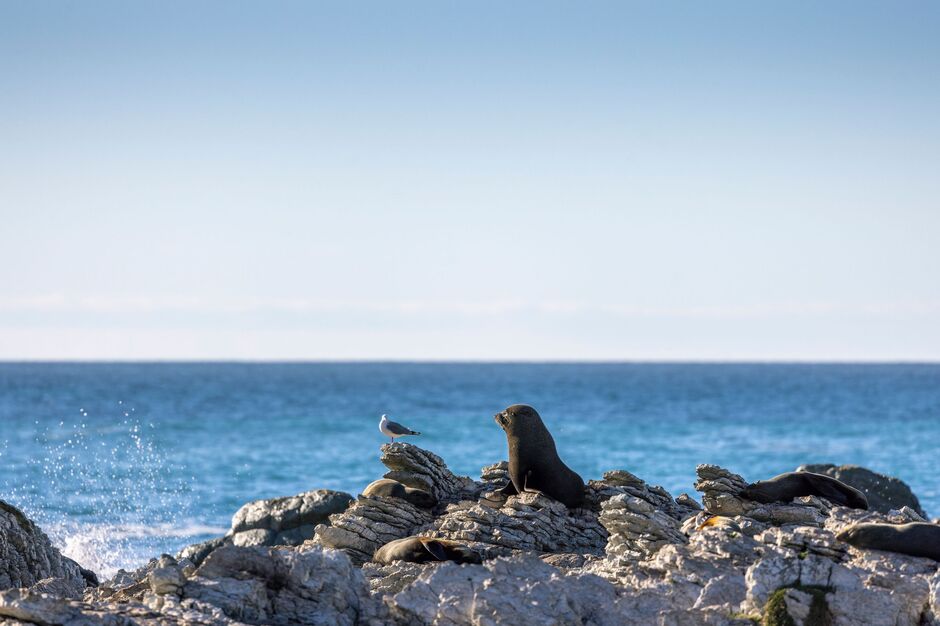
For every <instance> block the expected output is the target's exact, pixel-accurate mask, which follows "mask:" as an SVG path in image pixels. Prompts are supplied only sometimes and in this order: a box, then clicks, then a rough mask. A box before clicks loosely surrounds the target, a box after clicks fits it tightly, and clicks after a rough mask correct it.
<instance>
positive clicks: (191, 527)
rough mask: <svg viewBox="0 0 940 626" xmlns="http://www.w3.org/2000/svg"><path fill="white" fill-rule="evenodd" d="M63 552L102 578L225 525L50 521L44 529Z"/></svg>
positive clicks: (218, 531)
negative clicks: (55, 522)
mask: <svg viewBox="0 0 940 626" xmlns="http://www.w3.org/2000/svg"><path fill="white" fill-rule="evenodd" d="M45 530H46V531H47V534H48V535H49V537H50V538H51V539H52V541H53V543H54V544H55V545H56V546H57V547H58V548H59V549H60V550H61V551H62V554H64V555H65V556H67V557H69V558H70V559H73V560H75V561H76V562H78V563H79V564H80V565H81V566H82V567H86V568H88V569H90V570H92V571H94V572H95V573H96V574H98V576H99V578H101V579H103V580H104V579H108V578H111V577H112V576H114V574H115V573H116V572H117V571H118V570H119V569H125V570H132V569H136V568H137V567H140V566H141V565H144V564H145V563H146V562H147V561H148V560H150V559H151V558H153V557H155V556H158V555H159V554H161V553H163V552H171V553H175V552H176V551H177V550H178V549H179V548H180V546H181V545H185V544H187V543H191V542H194V541H198V540H199V539H200V538H203V537H212V536H220V535H223V534H225V532H226V531H227V530H228V529H227V528H221V527H218V526H209V525H205V524H200V523H197V522H190V523H185V524H182V525H179V526H177V525H173V524H75V523H71V522H69V523H59V524H52V525H51V526H48V527H47V528H46V529H45Z"/></svg>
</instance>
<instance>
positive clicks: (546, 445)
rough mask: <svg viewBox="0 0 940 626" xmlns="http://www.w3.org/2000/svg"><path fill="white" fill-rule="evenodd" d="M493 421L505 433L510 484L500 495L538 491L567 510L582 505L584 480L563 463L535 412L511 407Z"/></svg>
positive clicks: (517, 405) (520, 405) (528, 408)
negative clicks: (507, 446) (507, 445)
mask: <svg viewBox="0 0 940 626" xmlns="http://www.w3.org/2000/svg"><path fill="white" fill-rule="evenodd" d="M493 418H494V419H495V420H496V423H497V424H499V425H500V426H502V428H503V430H505V431H506V441H507V442H508V444H509V479H510V481H511V482H510V483H509V484H508V485H506V486H505V487H503V489H502V492H503V493H505V494H509V495H512V494H514V493H522V492H523V491H539V492H541V493H543V494H545V495H546V496H548V497H550V498H554V499H555V500H558V501H559V502H561V503H562V504H564V505H565V506H567V507H569V508H573V507H577V506H581V504H582V503H583V502H584V481H583V480H582V479H581V477H580V476H578V475H577V474H576V473H574V472H573V471H571V469H570V468H569V467H568V466H567V465H565V464H564V463H562V461H561V459H560V458H558V451H557V450H555V440H554V439H552V435H551V433H549V432H548V429H547V428H545V424H543V423H542V418H541V417H539V414H538V413H536V411H535V409H533V408H532V407H530V406H526V405H524V404H514V405H512V406H511V407H509V408H508V409H506V410H505V411H503V412H502V413H497V414H496V415H495V416H493Z"/></svg>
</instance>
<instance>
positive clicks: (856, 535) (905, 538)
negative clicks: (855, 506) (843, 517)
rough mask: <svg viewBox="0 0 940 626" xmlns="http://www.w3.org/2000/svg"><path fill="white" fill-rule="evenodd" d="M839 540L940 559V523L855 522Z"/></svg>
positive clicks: (855, 544)
mask: <svg viewBox="0 0 940 626" xmlns="http://www.w3.org/2000/svg"><path fill="white" fill-rule="evenodd" d="M836 539H838V540H840V541H844V542H846V543H847V544H849V545H852V546H855V547H856V548H868V549H870V550H887V551H888V552H898V553H900V554H907V555H908V556H923V557H927V558H928V559H933V560H934V561H940V526H938V525H937V524H928V523H927V522H911V523H910V524H855V525H854V526H849V527H848V528H846V529H844V530H842V531H841V532H840V533H839V534H837V535H836Z"/></svg>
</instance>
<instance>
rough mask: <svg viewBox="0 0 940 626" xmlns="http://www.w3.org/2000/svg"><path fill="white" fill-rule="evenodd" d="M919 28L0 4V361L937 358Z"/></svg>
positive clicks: (934, 128) (740, 7)
mask: <svg viewBox="0 0 940 626" xmlns="http://www.w3.org/2000/svg"><path fill="white" fill-rule="evenodd" d="M937 32H940V5H938V4H937V3H927V2H923V3H918V2H912V3H905V4H902V5H898V4H894V3H887V2H884V3H866V2H830V3H811V2H790V3H782V2H781V3H749V2H741V3H718V4H714V3H708V4H704V3H691V2H689V3H669V2H665V3H630V2H611V3H596V2H587V3H551V2H549V3H542V2H540V3H502V2H476V3H443V2H428V3H419V2H410V3H388V2H377V3H359V4H357V5H355V6H351V5H349V4H348V3H339V2H336V3H308V2H303V3H293V2H281V3H261V2H257V3H229V2H225V3H222V2H219V3H214V2H201V3H184V2H179V3H172V2H159V3H157V2H154V3H144V2H139V3H137V2H135V3H126V2H85V3H59V2H55V3H53V2H49V3H46V2H13V1H9V0H7V1H3V2H0V94H2V95H0V217H2V227H0V285H2V290H0V358H2V359H173V358H186V359H213V358H219V359H360V358H361V359H499V360H506V359H508V360H516V359H518V360H530V359H616V360H631V359H695V360H700V359H718V360H733V359H756V360H778V359H786V360H819V359H824V360H895V359H902V360H937V359H940V176H938V172H940V80H938V76H940V38H938V37H937V36H936V33H937Z"/></svg>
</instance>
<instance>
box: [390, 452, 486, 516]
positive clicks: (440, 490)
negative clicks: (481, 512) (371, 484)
mask: <svg viewBox="0 0 940 626" xmlns="http://www.w3.org/2000/svg"><path fill="white" fill-rule="evenodd" d="M381 450H382V456H381V459H380V460H381V461H382V464H383V465H385V467H387V468H388V472H386V473H385V476H384V478H390V479H392V480H397V481H398V482H400V483H402V484H403V485H407V486H409V487H414V488H416V489H423V490H425V491H427V492H429V493H430V494H431V495H432V496H434V497H435V498H437V499H438V500H440V501H441V502H456V501H458V500H460V499H462V498H465V497H474V496H476V494H478V493H479V492H480V491H481V489H482V485H480V484H479V483H477V482H475V481H474V480H472V479H471V478H470V477H468V476H457V475H456V474H454V473H453V472H451V471H450V470H449V469H447V465H446V464H445V463H444V461H443V460H442V459H441V457H439V456H437V455H436V454H434V453H433V452H428V451H427V450H423V449H421V448H419V447H418V446H414V445H412V444H410V443H402V442H395V443H386V444H383V445H382V448H381Z"/></svg>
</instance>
